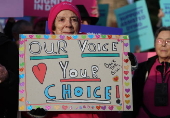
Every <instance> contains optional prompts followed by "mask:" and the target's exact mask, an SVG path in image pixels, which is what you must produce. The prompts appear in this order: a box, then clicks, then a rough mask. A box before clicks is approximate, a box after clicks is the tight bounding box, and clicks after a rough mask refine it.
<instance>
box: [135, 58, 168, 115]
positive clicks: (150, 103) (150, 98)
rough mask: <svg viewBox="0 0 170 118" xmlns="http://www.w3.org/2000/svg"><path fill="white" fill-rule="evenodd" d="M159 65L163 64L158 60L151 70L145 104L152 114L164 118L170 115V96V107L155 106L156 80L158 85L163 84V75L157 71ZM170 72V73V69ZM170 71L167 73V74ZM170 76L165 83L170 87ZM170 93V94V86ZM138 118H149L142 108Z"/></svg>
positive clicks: (145, 89)
mask: <svg viewBox="0 0 170 118" xmlns="http://www.w3.org/2000/svg"><path fill="white" fill-rule="evenodd" d="M158 65H161V64H160V62H159V60H158V59H157V60H156V62H155V63H154V65H153V66H152V68H151V70H150V73H149V75H148V78H147V80H146V83H145V86H144V91H143V93H144V96H143V102H144V105H145V106H146V107H147V109H148V110H149V111H150V112H151V113H152V114H154V115H156V116H158V117H163V116H168V115H170V94H169V95H168V100H169V101H168V106H155V105H154V92H155V85H156V80H157V83H162V77H161V73H160V72H159V71H158V70H156V67H157V66H158ZM168 71H170V68H169V69H168ZM168 71H166V73H167V72H168ZM169 75H170V74H169V73H168V75H167V76H166V79H165V82H166V83H168V85H170V79H168V78H169ZM168 91H169V92H170V86H168ZM137 118H149V117H148V115H147V114H146V113H145V111H144V110H143V108H142V107H141V108H140V110H139V114H138V116H137Z"/></svg>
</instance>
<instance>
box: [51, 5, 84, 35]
mask: <svg viewBox="0 0 170 118" xmlns="http://www.w3.org/2000/svg"><path fill="white" fill-rule="evenodd" d="M62 10H70V11H72V12H74V13H75V14H76V16H77V17H78V20H79V21H78V22H79V30H80V26H81V16H80V13H79V10H78V9H77V7H76V6H75V5H73V4H72V3H71V2H61V3H60V4H57V5H55V6H53V7H52V8H51V10H50V14H49V16H48V29H49V31H50V33H52V32H53V31H52V26H53V23H54V20H55V18H56V16H57V15H58V14H59V13H60V12H61V11H62Z"/></svg>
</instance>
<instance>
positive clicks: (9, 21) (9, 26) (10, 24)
mask: <svg viewBox="0 0 170 118" xmlns="http://www.w3.org/2000/svg"><path fill="white" fill-rule="evenodd" d="M14 24H15V19H14V18H8V19H7V22H6V24H5V27H4V34H5V35H6V36H8V37H9V39H10V40H12V39H13V35H12V27H13V26H14Z"/></svg>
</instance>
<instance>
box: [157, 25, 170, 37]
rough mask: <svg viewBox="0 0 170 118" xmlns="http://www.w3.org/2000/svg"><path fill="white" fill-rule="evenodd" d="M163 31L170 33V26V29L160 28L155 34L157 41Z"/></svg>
mask: <svg viewBox="0 0 170 118" xmlns="http://www.w3.org/2000/svg"><path fill="white" fill-rule="evenodd" d="M161 31H170V26H169V27H161V28H159V29H158V30H157V31H156V33H155V39H156V38H157V37H158V35H159V33H160V32H161Z"/></svg>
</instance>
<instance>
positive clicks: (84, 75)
mask: <svg viewBox="0 0 170 118" xmlns="http://www.w3.org/2000/svg"><path fill="white" fill-rule="evenodd" d="M20 38H21V39H20V47H19V62H20V64H19V71H20V74H19V77H20V83H19V111H29V110H32V109H35V108H37V107H40V108H44V109H47V110H48V111H132V110H133V105H132V83H131V65H130V60H129V58H128V53H127V52H129V39H128V36H127V35H33V34H30V35H28V34H21V35H20Z"/></svg>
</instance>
